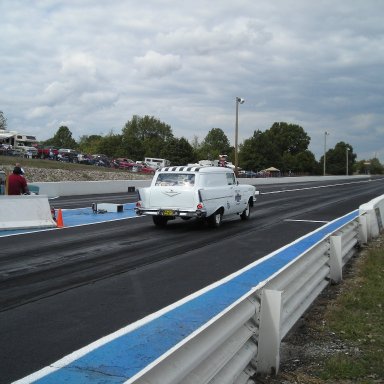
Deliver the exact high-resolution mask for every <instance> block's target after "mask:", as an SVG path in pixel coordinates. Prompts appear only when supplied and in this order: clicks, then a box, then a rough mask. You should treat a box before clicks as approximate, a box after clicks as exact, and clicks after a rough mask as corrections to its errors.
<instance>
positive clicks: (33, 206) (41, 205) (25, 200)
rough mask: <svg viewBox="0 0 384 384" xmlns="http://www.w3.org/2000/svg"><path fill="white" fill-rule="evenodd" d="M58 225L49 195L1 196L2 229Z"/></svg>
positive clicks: (0, 217)
mask: <svg viewBox="0 0 384 384" xmlns="http://www.w3.org/2000/svg"><path fill="white" fill-rule="evenodd" d="M50 227H56V222H55V221H54V220H53V219H52V215H51V208H50V206H49V202H48V198H47V196H40V195H20V196H0V229H20V228H50Z"/></svg>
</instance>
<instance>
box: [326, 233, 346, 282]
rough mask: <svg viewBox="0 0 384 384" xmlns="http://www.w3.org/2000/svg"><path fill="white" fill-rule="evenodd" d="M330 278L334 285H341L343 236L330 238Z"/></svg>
mask: <svg viewBox="0 0 384 384" xmlns="http://www.w3.org/2000/svg"><path fill="white" fill-rule="evenodd" d="M329 241H330V245H331V248H330V255H329V266H330V277H331V280H332V281H333V282H334V283H339V282H340V281H341V280H342V279H343V257H342V249H341V248H342V243H341V236H330V237H329Z"/></svg>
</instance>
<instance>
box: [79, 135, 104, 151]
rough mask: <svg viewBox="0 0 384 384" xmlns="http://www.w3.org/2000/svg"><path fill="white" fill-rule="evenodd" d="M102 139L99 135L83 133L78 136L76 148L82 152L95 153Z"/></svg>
mask: <svg viewBox="0 0 384 384" xmlns="http://www.w3.org/2000/svg"><path fill="white" fill-rule="evenodd" d="M102 141H103V137H102V136H100V135H90V136H87V135H84V136H81V137H80V140H79V145H78V148H79V150H80V151H81V152H83V153H86V154H95V153H98V152H99V148H100V145H101V144H100V143H101V142H102Z"/></svg>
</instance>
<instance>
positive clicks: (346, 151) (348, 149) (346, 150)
mask: <svg viewBox="0 0 384 384" xmlns="http://www.w3.org/2000/svg"><path fill="white" fill-rule="evenodd" d="M350 150H351V149H350V148H348V147H346V148H345V153H346V157H347V173H346V175H347V176H348V152H349V151H350Z"/></svg>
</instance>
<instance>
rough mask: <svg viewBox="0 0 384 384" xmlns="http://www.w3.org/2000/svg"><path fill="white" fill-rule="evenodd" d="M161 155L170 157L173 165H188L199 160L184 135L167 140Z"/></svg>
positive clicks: (166, 157)
mask: <svg viewBox="0 0 384 384" xmlns="http://www.w3.org/2000/svg"><path fill="white" fill-rule="evenodd" d="M161 157H162V158H165V159H168V160H169V161H170V162H171V164H172V165H187V164H188V163H194V162H196V161H197V157H196V154H195V151H194V150H193V147H192V145H191V144H189V142H188V140H187V139H185V138H184V137H182V138H181V139H177V138H172V139H170V140H167V142H166V143H165V145H164V147H163V149H162V150H161Z"/></svg>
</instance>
